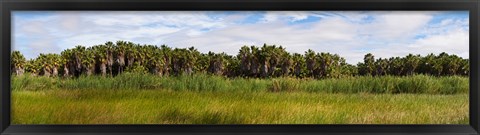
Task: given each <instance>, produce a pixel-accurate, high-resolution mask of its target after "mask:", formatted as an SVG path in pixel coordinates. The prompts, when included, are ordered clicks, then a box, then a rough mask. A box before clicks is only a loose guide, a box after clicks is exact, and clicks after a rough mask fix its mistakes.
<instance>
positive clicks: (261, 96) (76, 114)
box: [12, 90, 468, 124]
mask: <svg viewBox="0 0 480 135" xmlns="http://www.w3.org/2000/svg"><path fill="white" fill-rule="evenodd" d="M12 102H13V105H12V111H13V112H12V118H13V119H12V123H14V124H468V94H454V95H431V94H369V93H364V94H335V93H308V92H295V93H284V92H280V93H271V92H255V93H248V92H242V93H239V92H208V91H202V92H193V91H171V90H170V91H169V90H44V91H15V92H13V98H12Z"/></svg>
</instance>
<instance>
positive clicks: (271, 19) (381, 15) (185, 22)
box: [14, 11, 468, 64]
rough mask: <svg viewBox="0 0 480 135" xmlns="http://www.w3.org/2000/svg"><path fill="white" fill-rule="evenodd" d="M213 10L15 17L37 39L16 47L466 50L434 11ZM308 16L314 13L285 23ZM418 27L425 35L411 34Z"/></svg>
mask: <svg viewBox="0 0 480 135" xmlns="http://www.w3.org/2000/svg"><path fill="white" fill-rule="evenodd" d="M215 13H218V12H214V11H212V12H185V11H182V12H177V11H169V12H163V11H162V12H144V11H135V12H57V13H56V14H54V15H52V16H48V17H45V18H47V19H45V18H35V19H17V21H16V22H15V24H14V25H15V28H17V29H14V30H15V35H16V36H15V39H14V40H19V39H30V40H28V41H25V42H26V44H28V45H32V44H33V46H36V48H35V50H31V49H30V50H28V49H23V50H26V51H28V52H31V53H32V54H37V53H33V52H55V53H59V52H60V51H61V50H63V49H66V48H71V47H74V46H76V45H84V46H92V45H97V44H103V43H105V42H106V41H116V40H127V41H132V42H136V43H140V44H157V45H161V44H167V45H169V46H173V47H189V46H195V47H196V48H198V49H199V50H200V51H202V52H208V51H214V52H226V53H228V54H232V55H234V54H237V53H238V50H239V48H240V47H241V46H243V45H257V46H261V45H263V43H267V44H276V45H282V46H284V47H286V48H287V50H288V51H290V52H297V53H301V54H303V53H304V52H305V51H306V50H308V49H313V50H315V51H317V52H332V53H337V54H340V55H341V56H343V57H345V58H346V59H347V62H349V63H352V64H356V63H357V62H359V61H361V60H362V59H363V55H364V54H366V53H368V52H372V53H373V54H375V56H376V57H391V56H403V55H405V54H407V53H415V54H425V53H430V52H433V53H437V52H442V51H446V52H450V53H455V54H458V55H461V56H462V57H465V56H467V57H468V28H465V26H468V18H466V19H461V20H460V19H444V20H442V21H441V22H439V23H437V24H436V25H432V24H430V21H431V20H432V18H433V17H434V16H435V15H437V14H438V12H423V11H422V12H411V11H402V12H384V11H381V12H377V11H371V12H349V11H342V12H323V11H322V12H316V11H296V12H291V11H288V12H286V11H275V12H265V14H264V16H263V18H260V21H261V22H262V23H254V24H238V22H241V21H242V20H244V19H246V18H248V17H249V16H250V15H252V14H259V13H263V12H236V13H233V14H222V15H219V14H215ZM222 13H223V12H222ZM212 14H213V15H215V16H216V17H212V16H210V15H212ZM309 16H315V17H320V18H321V20H320V21H319V22H314V23H304V24H302V25H300V24H292V22H295V21H299V20H305V19H307V18H308V17H309ZM365 20H368V21H365ZM17 23H18V25H17ZM19 24H22V25H21V27H20V25H19ZM417 35H425V37H424V38H420V39H414V38H415V36H417ZM46 37H48V38H46ZM34 39H35V40H34ZM40 41H41V42H40ZM33 42H36V43H33ZM15 43H16V44H17V43H18V44H19V45H18V46H22V45H24V44H25V43H23V44H20V43H19V42H15ZM48 46H53V47H48ZM14 47H15V48H17V45H14ZM18 48H21V47H18ZM37 49H38V50H37Z"/></svg>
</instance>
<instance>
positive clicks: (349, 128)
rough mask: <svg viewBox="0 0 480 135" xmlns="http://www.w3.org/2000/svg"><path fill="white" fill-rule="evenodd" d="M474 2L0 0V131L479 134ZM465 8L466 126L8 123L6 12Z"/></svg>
mask: <svg viewBox="0 0 480 135" xmlns="http://www.w3.org/2000/svg"><path fill="white" fill-rule="evenodd" d="M479 7H480V2H479V0H239V1H235V0H137V1H135V0H102V1H95V0H3V1H0V16H1V18H2V21H1V22H0V25H1V27H0V31H1V36H0V43H2V46H1V47H2V48H1V49H0V51H1V52H0V75H1V78H0V86H1V87H0V88H1V89H0V109H1V110H0V133H1V134H2V135H4V134H5V135H7V134H8V135H12V134H29V135H31V134H356V135H357V134H468V135H473V134H478V133H479V132H480V130H479V129H480V127H479V124H480V117H479V114H480V112H479V108H480V106H479V99H478V98H479V97H480V93H479V92H478V88H479V87H478V83H477V82H479V77H480V72H479V71H478V69H479V66H478V65H479V63H478V61H479V58H480V55H479V47H478V45H479V44H478V39H479V38H480V35H479V33H478V32H479V31H480V29H479V27H478V26H480V10H479ZM17 10H31V11H33V10H62V11H85V10H94V11H121V10H128V11H134V10H135V11H149V10H166V11H180V10H189V11H196V10H240V11H242V10H285V11H292V10H343V11H354V10H394V11H409V10H417V11H428V10H468V11H469V13H470V15H469V21H470V22H469V24H470V28H469V37H470V38H469V43H470V46H469V48H470V51H469V55H470V56H469V57H470V69H471V71H470V100H469V102H470V103H469V105H470V109H469V111H470V112H469V113H470V117H469V118H470V124H469V125H367V124H353V125H310V124H302V125H11V123H10V120H11V119H10V118H11V117H10V116H11V115H10V111H11V106H10V105H11V98H10V94H11V93H10V92H11V91H10V68H9V67H10V50H11V11H17Z"/></svg>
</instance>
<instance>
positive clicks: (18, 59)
mask: <svg viewBox="0 0 480 135" xmlns="http://www.w3.org/2000/svg"><path fill="white" fill-rule="evenodd" d="M10 63H11V68H12V71H13V73H15V75H22V74H23V73H24V72H25V69H24V68H25V64H26V63H27V60H26V59H25V57H24V56H23V54H22V53H20V51H13V52H12V56H11V61H10Z"/></svg>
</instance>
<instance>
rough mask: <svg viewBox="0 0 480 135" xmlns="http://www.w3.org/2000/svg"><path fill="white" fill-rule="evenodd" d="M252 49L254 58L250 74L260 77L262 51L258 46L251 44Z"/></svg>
mask: <svg viewBox="0 0 480 135" xmlns="http://www.w3.org/2000/svg"><path fill="white" fill-rule="evenodd" d="M250 49H251V51H252V57H251V58H252V59H251V61H250V62H251V65H250V70H251V72H250V74H251V75H250V76H253V77H258V76H259V68H260V61H261V60H260V57H261V56H260V55H261V51H260V49H259V48H258V47H256V46H251V47H250Z"/></svg>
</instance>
